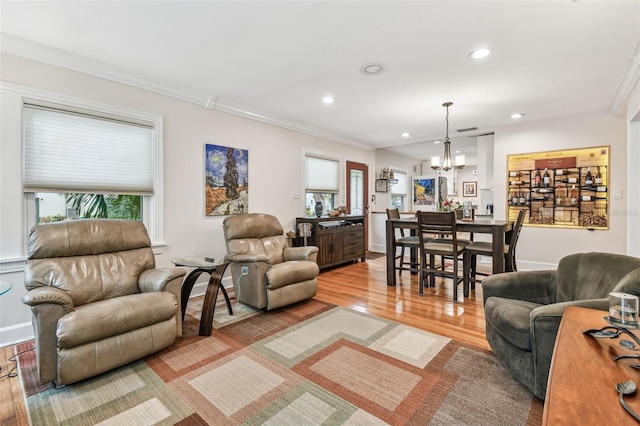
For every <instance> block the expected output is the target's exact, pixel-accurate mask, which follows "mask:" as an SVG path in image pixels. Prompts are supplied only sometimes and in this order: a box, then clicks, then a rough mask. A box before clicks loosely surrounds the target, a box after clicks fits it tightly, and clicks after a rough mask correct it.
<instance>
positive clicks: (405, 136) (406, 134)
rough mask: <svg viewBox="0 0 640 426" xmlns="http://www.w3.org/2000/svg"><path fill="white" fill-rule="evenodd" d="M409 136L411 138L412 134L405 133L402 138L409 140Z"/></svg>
mask: <svg viewBox="0 0 640 426" xmlns="http://www.w3.org/2000/svg"><path fill="white" fill-rule="evenodd" d="M409 136H411V133H409V132H404V133H403V134H402V137H403V138H408V137H409Z"/></svg>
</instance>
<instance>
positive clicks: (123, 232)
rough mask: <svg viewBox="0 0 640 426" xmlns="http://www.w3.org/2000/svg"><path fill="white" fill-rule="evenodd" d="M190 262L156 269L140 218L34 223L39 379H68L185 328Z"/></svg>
mask: <svg viewBox="0 0 640 426" xmlns="http://www.w3.org/2000/svg"><path fill="white" fill-rule="evenodd" d="M185 272H186V271H185V270H184V269H180V268H166V269H155V258H154V255H153V252H152V251H151V242H150V240H149V236H148V235H147V230H146V228H145V226H144V224H143V223H142V222H138V221H128V220H112V219H83V220H76V221H70V222H57V223H51V224H47V225H36V226H35V227H34V228H33V229H32V230H31V233H30V235H29V257H28V261H27V264H26V266H25V273H24V279H25V287H26V288H27V290H29V291H28V292H27V294H26V295H25V296H24V297H23V298H22V301H23V303H25V304H27V305H29V306H31V311H32V313H33V330H34V334H35V349H36V355H37V359H38V375H39V377H40V382H42V383H43V384H44V383H47V382H50V381H56V382H57V383H58V384H62V385H65V384H70V383H74V382H77V381H79V380H83V379H86V378H88V377H91V376H95V375H97V374H100V373H103V372H105V371H108V370H111V369H113V368H116V367H119V366H121V365H124V364H127V363H129V362H132V361H134V360H137V359H140V358H142V357H145V356H147V355H149V354H152V353H154V352H156V351H159V350H161V349H164V348H166V347H167V346H169V345H171V344H172V343H173V342H174V341H175V338H176V336H180V335H182V322H181V312H180V287H181V285H182V277H183V276H184V274H185Z"/></svg>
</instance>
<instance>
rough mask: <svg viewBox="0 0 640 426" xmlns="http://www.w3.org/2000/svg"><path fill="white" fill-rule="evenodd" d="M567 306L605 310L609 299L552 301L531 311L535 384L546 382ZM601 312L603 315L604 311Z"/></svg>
mask: <svg viewBox="0 0 640 426" xmlns="http://www.w3.org/2000/svg"><path fill="white" fill-rule="evenodd" d="M568 306H582V307H584V308H591V309H600V310H603V311H607V310H608V309H609V299H589V300H573V301H570V302H561V303H553V304H550V305H545V306H540V307H539V308H536V309H534V310H533V311H531V339H532V341H531V344H532V349H533V353H534V362H535V364H536V367H535V371H536V383H537V384H536V386H542V385H541V383H545V385H546V383H547V378H548V376H549V368H550V366H551V358H552V357H553V348H554V347H555V344H556V336H557V335H558V329H559V328H560V321H561V320H562V315H563V314H564V311H565V309H567V307H568ZM602 314H603V316H604V315H605V314H606V312H603V313H602ZM585 328H589V325H588V324H585ZM538 378H540V380H538ZM537 392H542V394H543V393H544V389H538V390H537Z"/></svg>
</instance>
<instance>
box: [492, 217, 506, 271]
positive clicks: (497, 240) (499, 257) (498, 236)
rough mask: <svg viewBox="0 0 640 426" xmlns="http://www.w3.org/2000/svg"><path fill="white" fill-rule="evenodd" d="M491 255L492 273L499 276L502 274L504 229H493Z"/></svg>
mask: <svg viewBox="0 0 640 426" xmlns="http://www.w3.org/2000/svg"><path fill="white" fill-rule="evenodd" d="M491 246H492V248H493V254H492V255H491V257H492V260H493V273H494V274H500V273H502V272H504V229H502V228H499V227H494V228H493V235H492V244H491Z"/></svg>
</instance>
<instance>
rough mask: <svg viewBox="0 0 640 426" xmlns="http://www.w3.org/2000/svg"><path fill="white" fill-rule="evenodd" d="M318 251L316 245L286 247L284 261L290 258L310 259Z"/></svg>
mask: <svg viewBox="0 0 640 426" xmlns="http://www.w3.org/2000/svg"><path fill="white" fill-rule="evenodd" d="M315 253H318V247H316V246H305V247H287V248H285V249H284V253H283V256H284V261H285V262H288V261H290V260H312V255H313V254H315Z"/></svg>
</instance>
